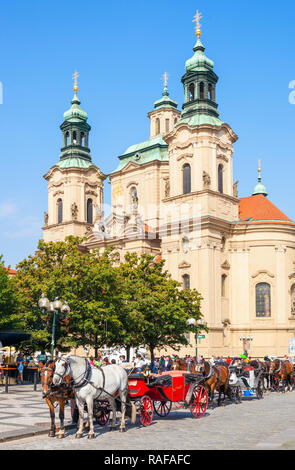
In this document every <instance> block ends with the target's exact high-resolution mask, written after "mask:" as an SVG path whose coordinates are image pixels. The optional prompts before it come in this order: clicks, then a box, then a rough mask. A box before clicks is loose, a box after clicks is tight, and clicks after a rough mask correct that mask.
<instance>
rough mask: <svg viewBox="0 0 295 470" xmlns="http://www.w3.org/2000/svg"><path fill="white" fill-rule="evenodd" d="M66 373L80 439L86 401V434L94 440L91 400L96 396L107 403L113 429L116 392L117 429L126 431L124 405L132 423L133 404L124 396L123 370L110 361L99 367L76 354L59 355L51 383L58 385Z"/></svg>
mask: <svg viewBox="0 0 295 470" xmlns="http://www.w3.org/2000/svg"><path fill="white" fill-rule="evenodd" d="M66 375H70V377H71V383H72V386H73V389H74V392H75V398H76V403H77V407H78V410H79V426H78V430H77V433H76V436H75V437H76V438H81V437H82V435H83V427H84V422H83V418H84V407H85V403H86V404H87V411H88V421H89V433H88V438H89V439H94V438H95V433H94V427H93V401H94V400H95V399H99V400H101V401H108V402H109V403H110V406H111V409H112V413H113V417H112V431H114V430H116V411H117V409H116V395H117V394H119V397H120V402H121V408H122V411H121V413H122V415H121V423H120V428H119V431H120V432H124V431H126V427H125V413H126V404H130V405H131V406H132V423H134V422H135V407H134V404H131V402H130V398H129V395H128V376H127V372H126V370H125V369H123V368H122V367H120V366H118V365H116V364H110V365H106V366H103V367H101V368H98V367H93V366H91V365H90V363H89V361H88V359H87V358H84V357H79V356H71V355H67V356H61V357H60V358H58V359H57V360H56V363H55V371H54V375H53V380H52V381H53V384H55V385H60V384H61V383H62V381H63V379H64V377H65V376H66Z"/></svg>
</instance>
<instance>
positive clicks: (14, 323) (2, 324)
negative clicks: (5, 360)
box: [0, 255, 21, 331]
mask: <svg viewBox="0 0 295 470" xmlns="http://www.w3.org/2000/svg"><path fill="white" fill-rule="evenodd" d="M17 308H18V296H17V292H16V290H15V288H14V285H13V282H12V280H11V279H10V278H9V276H8V270H7V269H5V267H4V261H3V256H2V255H0V331H4V330H11V329H15V328H19V327H20V326H21V325H20V324H19V321H18V316H17Z"/></svg>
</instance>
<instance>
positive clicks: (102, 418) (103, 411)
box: [96, 401, 111, 426]
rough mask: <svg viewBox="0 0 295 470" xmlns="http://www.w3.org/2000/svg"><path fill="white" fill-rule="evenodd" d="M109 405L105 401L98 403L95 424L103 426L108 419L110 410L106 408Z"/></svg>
mask: <svg viewBox="0 0 295 470" xmlns="http://www.w3.org/2000/svg"><path fill="white" fill-rule="evenodd" d="M108 406H109V403H108V402H107V401H102V402H100V408H99V415H98V416H96V422H97V423H98V424H99V425H100V426H105V425H106V424H107V423H108V422H109V419H110V416H111V410H110V409H109V408H108Z"/></svg>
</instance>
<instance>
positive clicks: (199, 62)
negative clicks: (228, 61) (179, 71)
mask: <svg viewBox="0 0 295 470" xmlns="http://www.w3.org/2000/svg"><path fill="white" fill-rule="evenodd" d="M193 50H194V51H195V53H194V55H193V57H191V58H190V59H188V60H187V61H186V63H185V70H186V72H189V71H194V70H201V69H204V70H208V69H209V70H213V67H214V62H213V61H212V60H210V59H208V57H206V56H205V54H204V50H205V47H204V46H203V44H202V43H201V40H200V38H198V40H197V43H196V45H195V47H194V49H193Z"/></svg>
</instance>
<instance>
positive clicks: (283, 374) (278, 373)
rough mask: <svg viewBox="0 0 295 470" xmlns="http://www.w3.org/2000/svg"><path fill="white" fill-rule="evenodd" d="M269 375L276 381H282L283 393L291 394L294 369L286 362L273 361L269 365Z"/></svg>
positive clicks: (280, 360)
mask: <svg viewBox="0 0 295 470" xmlns="http://www.w3.org/2000/svg"><path fill="white" fill-rule="evenodd" d="M270 374H272V376H273V377H275V378H277V379H278V380H282V382H283V386H284V385H285V392H286V391H287V390H288V388H289V390H290V392H292V389H293V382H294V368H293V364H291V362H290V361H288V360H282V359H274V360H273V361H272V363H271V365H270Z"/></svg>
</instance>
